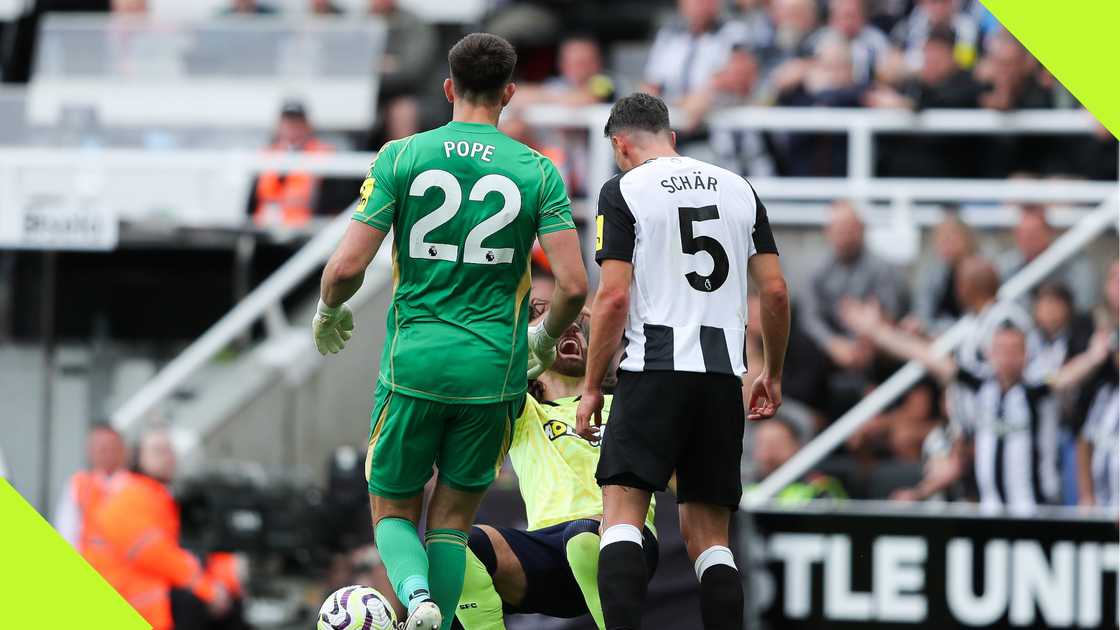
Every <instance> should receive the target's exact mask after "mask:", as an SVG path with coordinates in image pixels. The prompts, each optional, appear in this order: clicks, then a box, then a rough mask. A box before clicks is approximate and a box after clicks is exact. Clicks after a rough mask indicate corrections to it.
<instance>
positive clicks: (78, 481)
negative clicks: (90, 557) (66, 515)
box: [70, 470, 125, 552]
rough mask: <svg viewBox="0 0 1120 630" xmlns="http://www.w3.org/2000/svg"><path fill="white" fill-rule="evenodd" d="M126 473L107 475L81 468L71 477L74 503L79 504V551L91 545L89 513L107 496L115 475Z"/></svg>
mask: <svg viewBox="0 0 1120 630" xmlns="http://www.w3.org/2000/svg"><path fill="white" fill-rule="evenodd" d="M122 474H125V473H124V471H118V472H116V473H112V474H109V475H106V474H105V473H102V472H99V471H94V470H80V471H78V472H76V473H74V476H73V477H71V478H70V489H71V492H73V497H74V503H75V504H76V505H77V506H78V519H79V529H78V551H79V552H81V551H83V550H85V549H86V548H87V547H88V546H89V526H88V524H87V521H88V519H89V515H90V514H91V513H93V511H94V510H96V509H97V506H98V504H99V503H100V502H101V499H102V498H103V497H104V496H105V491H106V488H108V487H109V485H110V484H111V483H112V480H113V478H114V477H116V476H118V475H122Z"/></svg>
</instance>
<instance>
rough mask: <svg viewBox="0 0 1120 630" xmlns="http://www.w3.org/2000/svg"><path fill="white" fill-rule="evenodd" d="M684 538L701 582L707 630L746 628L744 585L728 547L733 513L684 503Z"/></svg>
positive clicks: (703, 505)
mask: <svg viewBox="0 0 1120 630" xmlns="http://www.w3.org/2000/svg"><path fill="white" fill-rule="evenodd" d="M680 519H681V535H682V536H683V537H684V541H685V546H686V547H687V549H688V557H689V558H690V559H691V560H692V563H693V567H694V568H695V570H696V579H697V580H699V581H700V613H701V617H702V618H703V620H704V628H705V630H725V629H726V630H731V629H734V630H739V629H740V628H742V627H743V582H742V579H741V577H740V575H739V569H738V567H736V566H735V557H734V556H733V555H732V554H731V549H730V548H729V547H728V540H729V529H730V525H731V510H729V509H728V508H726V507H724V506H721V505H709V504H706V503H682V504H681V506H680Z"/></svg>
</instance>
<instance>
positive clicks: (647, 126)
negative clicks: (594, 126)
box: [603, 92, 672, 137]
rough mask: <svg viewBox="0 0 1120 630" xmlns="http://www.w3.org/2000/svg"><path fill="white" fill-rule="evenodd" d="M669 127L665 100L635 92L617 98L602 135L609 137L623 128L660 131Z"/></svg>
mask: <svg viewBox="0 0 1120 630" xmlns="http://www.w3.org/2000/svg"><path fill="white" fill-rule="evenodd" d="M670 129H672V127H670V126H669V108H668V107H666V106H665V101H663V100H661V99H659V98H657V97H656V96H653V95H652V94H643V93H642V92H636V93H634V94H631V95H630V96H624V97H622V98H620V99H618V101H617V102H615V104H614V106H613V107H611V115H610V118H608V119H607V125H606V127H604V128H603V135H605V136H607V137H610V136H613V135H615V134H616V133H618V132H620V131H624V130H634V131H649V132H651V133H660V132H662V131H669V130H670Z"/></svg>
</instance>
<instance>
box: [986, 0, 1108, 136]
mask: <svg viewBox="0 0 1120 630" xmlns="http://www.w3.org/2000/svg"><path fill="white" fill-rule="evenodd" d="M981 2H982V3H983V4H984V6H985V7H987V8H988V10H989V11H991V12H992V14H993V15H995V16H996V19H998V20H999V21H1000V23H1001V24H1003V25H1004V26H1005V27H1007V30H1008V31H1011V34H1012V35H1014V36H1015V38H1016V39H1018V40H1019V42H1020V43H1022V44H1023V45H1024V46H1026V47H1027V50H1029V51H1031V54H1032V55H1034V56H1035V57H1036V58H1037V59H1038V60H1039V61H1040V62H1042V65H1044V66H1046V69H1047V70H1049V71H1050V73H1051V74H1053V75H1054V77H1055V78H1056V79H1058V81H1061V83H1062V85H1064V86H1066V89H1068V90H1069V91H1070V92H1071V93H1073V95H1074V96H1075V97H1077V100H1079V101H1081V104H1082V105H1084V106H1085V107H1086V109H1088V110H1089V111H1091V112H1093V115H1094V116H1096V117H1097V120H1099V121H1101V123H1102V124H1104V126H1105V127H1107V128H1108V130H1109V131H1111V132H1112V135H1114V136H1116V137H1120V81H1118V80H1117V76H1120V75H1118V72H1120V71H1118V70H1117V63H1118V62H1120V31H1118V29H1120V0H1069V1H1066V2H1061V1H1059V0H981Z"/></svg>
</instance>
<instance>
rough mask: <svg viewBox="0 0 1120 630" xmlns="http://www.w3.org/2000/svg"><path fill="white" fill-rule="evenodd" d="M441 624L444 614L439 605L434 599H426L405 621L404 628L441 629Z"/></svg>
mask: <svg viewBox="0 0 1120 630" xmlns="http://www.w3.org/2000/svg"><path fill="white" fill-rule="evenodd" d="M441 625H443V615H441V614H440V612H439V606H436V603H435V602H433V601H426V602H421V603H420V604H419V605H418V606H416V609H415V610H413V611H412V614H410V615H409V616H408V620H406V621H405V622H404V626H402V630H439V627H440V626H441Z"/></svg>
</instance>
